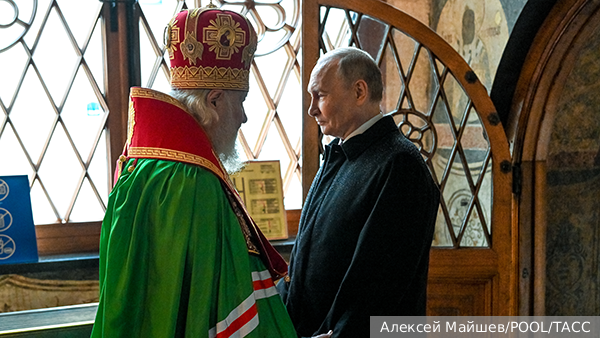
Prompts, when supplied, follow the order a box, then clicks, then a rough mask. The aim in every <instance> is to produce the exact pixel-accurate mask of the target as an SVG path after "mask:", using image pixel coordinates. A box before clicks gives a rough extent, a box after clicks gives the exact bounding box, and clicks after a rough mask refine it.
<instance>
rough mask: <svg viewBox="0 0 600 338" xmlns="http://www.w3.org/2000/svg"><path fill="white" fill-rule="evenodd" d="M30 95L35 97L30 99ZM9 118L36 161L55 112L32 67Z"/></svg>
mask: <svg viewBox="0 0 600 338" xmlns="http://www.w3.org/2000/svg"><path fill="white" fill-rule="evenodd" d="M32 97H35V98H36V99H35V100H32V99H31V98H32ZM10 118H11V120H12V121H13V124H14V127H15V130H16V133H17V134H18V135H19V137H20V138H21V141H22V142H23V144H24V145H25V149H26V151H27V152H28V153H29V156H30V158H31V160H32V161H33V162H34V163H37V161H38V158H39V157H40V155H41V153H42V150H43V149H44V145H45V142H46V139H47V138H48V137H49V135H50V132H51V130H52V127H53V123H54V121H55V119H56V113H55V111H54V109H53V108H52V105H51V104H50V102H49V101H48V96H47V95H46V93H45V92H44V89H43V87H42V85H41V83H40V81H39V78H38V77H37V75H36V73H35V71H34V69H33V67H29V69H28V70H27V74H26V75H25V80H24V81H23V84H22V86H21V89H20V90H19V93H18V94H17V99H16V100H15V105H14V106H13V109H12V111H11V113H10ZM32 121H35V123H32Z"/></svg>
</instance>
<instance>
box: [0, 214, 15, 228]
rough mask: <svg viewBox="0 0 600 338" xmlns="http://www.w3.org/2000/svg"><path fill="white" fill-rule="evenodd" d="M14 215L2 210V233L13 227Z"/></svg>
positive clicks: (0, 224)
mask: <svg viewBox="0 0 600 338" xmlns="http://www.w3.org/2000/svg"><path fill="white" fill-rule="evenodd" d="M12 221H13V219H12V215H11V214H10V212H8V210H6V209H4V208H0V232H2V231H4V230H6V229H8V228H10V226H11V225H12Z"/></svg>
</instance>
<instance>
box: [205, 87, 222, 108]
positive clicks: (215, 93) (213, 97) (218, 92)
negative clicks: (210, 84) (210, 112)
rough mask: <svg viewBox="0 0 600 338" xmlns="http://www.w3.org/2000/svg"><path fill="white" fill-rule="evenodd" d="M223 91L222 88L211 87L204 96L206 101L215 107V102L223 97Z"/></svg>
mask: <svg viewBox="0 0 600 338" xmlns="http://www.w3.org/2000/svg"><path fill="white" fill-rule="evenodd" d="M224 94H225V92H223V90H222V89H213V90H211V91H210V92H209V93H208V95H207V96H206V101H207V103H208V104H209V105H211V106H212V107H213V108H217V102H218V101H219V100H220V99H221V98H222V97H223V95H224Z"/></svg>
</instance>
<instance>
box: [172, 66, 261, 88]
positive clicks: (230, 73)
mask: <svg viewBox="0 0 600 338" xmlns="http://www.w3.org/2000/svg"><path fill="white" fill-rule="evenodd" d="M249 74H250V71H249V70H245V69H237V68H231V67H227V68H225V67H217V66H215V67H202V66H198V67H194V66H191V67H188V66H184V67H172V68H171V84H172V85H173V86H174V87H177V88H225V89H243V90H248V89H249V83H248V77H249Z"/></svg>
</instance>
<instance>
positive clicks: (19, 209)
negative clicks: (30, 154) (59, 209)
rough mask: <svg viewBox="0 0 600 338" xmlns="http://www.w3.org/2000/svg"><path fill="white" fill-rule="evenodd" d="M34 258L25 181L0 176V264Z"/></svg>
mask: <svg viewBox="0 0 600 338" xmlns="http://www.w3.org/2000/svg"><path fill="white" fill-rule="evenodd" d="M37 261H38V251H37V242H36V239H35V226H34V225H33V215H32V213H31V198H30V197H29V180H28V179H27V176H26V175H22V176H0V264H9V263H29V262H37Z"/></svg>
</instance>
